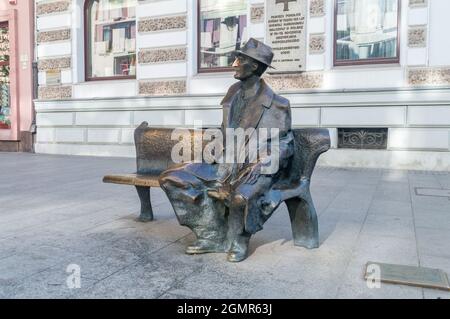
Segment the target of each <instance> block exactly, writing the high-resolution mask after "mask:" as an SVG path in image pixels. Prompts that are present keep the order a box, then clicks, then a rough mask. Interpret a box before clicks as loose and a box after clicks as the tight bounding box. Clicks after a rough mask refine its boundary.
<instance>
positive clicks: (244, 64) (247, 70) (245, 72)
mask: <svg viewBox="0 0 450 319" xmlns="http://www.w3.org/2000/svg"><path fill="white" fill-rule="evenodd" d="M232 67H233V69H234V71H235V72H236V73H235V74H234V78H235V79H237V80H241V81H243V80H246V79H248V78H249V77H251V76H252V75H253V74H254V72H255V71H256V70H257V69H258V63H257V62H255V61H253V59H252V58H249V57H247V56H245V55H238V56H237V57H236V60H234V62H233V65H232Z"/></svg>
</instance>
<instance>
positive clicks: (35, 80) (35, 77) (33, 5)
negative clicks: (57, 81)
mask: <svg viewBox="0 0 450 319" xmlns="http://www.w3.org/2000/svg"><path fill="white" fill-rule="evenodd" d="M31 17H32V19H33V23H32V26H33V30H32V32H31V34H32V43H33V49H32V54H33V60H32V61H33V62H32V64H31V66H32V76H33V93H32V94H33V97H32V102H31V103H32V108H33V119H32V122H31V127H30V133H31V150H30V151H31V153H34V142H35V141H36V111H35V108H34V100H35V99H37V97H38V83H39V80H38V63H37V54H36V30H37V25H36V20H37V19H36V1H31Z"/></svg>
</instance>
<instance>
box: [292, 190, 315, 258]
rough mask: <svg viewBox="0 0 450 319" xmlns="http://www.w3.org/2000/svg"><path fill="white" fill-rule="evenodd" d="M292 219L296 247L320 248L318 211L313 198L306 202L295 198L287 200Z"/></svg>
mask: <svg viewBox="0 0 450 319" xmlns="http://www.w3.org/2000/svg"><path fill="white" fill-rule="evenodd" d="M286 205H287V207H288V211H289V216H290V218H291V227H292V235H293V237H294V245H295V246H300V247H305V248H308V249H313V248H318V247H319V226H318V222H317V214H316V209H315V208H314V204H313V201H312V199H311V197H310V198H309V199H308V200H304V199H302V198H300V197H295V198H291V199H288V200H286Z"/></svg>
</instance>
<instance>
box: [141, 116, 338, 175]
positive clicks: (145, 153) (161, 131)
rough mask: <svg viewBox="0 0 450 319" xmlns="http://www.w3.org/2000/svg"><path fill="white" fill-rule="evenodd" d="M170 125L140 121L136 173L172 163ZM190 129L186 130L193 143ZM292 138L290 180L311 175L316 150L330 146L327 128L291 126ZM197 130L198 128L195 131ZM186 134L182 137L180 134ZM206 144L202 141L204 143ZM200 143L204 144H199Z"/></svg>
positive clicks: (156, 170)
mask: <svg viewBox="0 0 450 319" xmlns="http://www.w3.org/2000/svg"><path fill="white" fill-rule="evenodd" d="M172 132H173V128H156V127H149V126H148V123H147V122H143V123H142V124H141V125H140V126H139V127H138V128H137V129H136V130H135V133H134V139H135V144H136V161H137V163H136V164H137V173H138V174H151V175H156V176H157V175H160V174H161V173H162V172H163V171H165V170H166V169H168V168H170V167H172V166H174V165H176V164H175V163H173V161H172V160H171V158H172V157H171V153H172V148H173V146H174V145H176V144H177V143H178V142H179V141H177V140H174V141H173V140H171V136H172ZM192 132H194V130H190V131H189V133H188V134H189V135H190V138H191V145H192V147H193V146H194V142H193V141H194V138H195V137H194V134H192ZM293 133H294V138H295V142H294V143H295V147H294V149H295V152H294V159H293V161H292V164H291V174H290V176H291V181H294V180H299V179H300V178H311V175H312V172H313V170H314V166H315V164H316V161H317V159H318V158H319V156H320V154H322V153H323V152H326V151H327V150H328V149H329V148H330V136H329V132H328V130H327V129H293ZM198 134H201V131H199V132H198ZM184 138H186V137H184ZM204 144H206V142H205V143H204ZM203 147H204V145H203Z"/></svg>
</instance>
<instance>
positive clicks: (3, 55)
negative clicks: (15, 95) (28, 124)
mask: <svg viewBox="0 0 450 319" xmlns="http://www.w3.org/2000/svg"><path fill="white" fill-rule="evenodd" d="M9 98H10V96H9V29H8V22H6V23H5V22H2V23H0V129H9V128H11V120H10V113H11V105H10V99H9Z"/></svg>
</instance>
